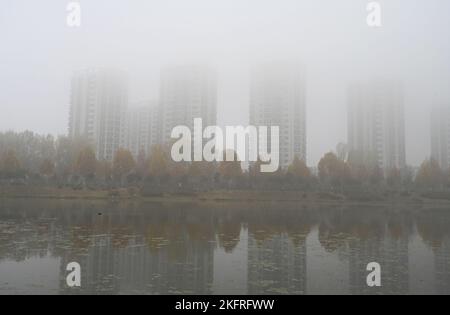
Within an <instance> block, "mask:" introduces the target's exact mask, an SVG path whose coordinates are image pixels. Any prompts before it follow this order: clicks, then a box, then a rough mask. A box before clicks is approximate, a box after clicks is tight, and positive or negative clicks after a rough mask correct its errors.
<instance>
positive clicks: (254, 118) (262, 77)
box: [250, 63, 306, 168]
mask: <svg viewBox="0 0 450 315" xmlns="http://www.w3.org/2000/svg"><path fill="white" fill-rule="evenodd" d="M250 125H253V126H268V127H270V126H279V128H280V129H279V130H280V139H279V150H280V151H279V154H280V166H281V167H282V168H286V167H288V166H289V165H290V164H291V163H292V161H293V160H294V157H295V156H298V157H299V158H300V159H302V160H304V161H305V162H306V88H305V75H304V71H303V68H302V67H301V66H300V65H297V64H290V63H273V64H266V65H263V66H260V67H257V68H254V69H253V71H252V74H251V92H250ZM269 132H270V131H269ZM268 139H270V137H268ZM268 145H269V147H268V148H269V151H270V149H271V143H270V141H269V143H268Z"/></svg>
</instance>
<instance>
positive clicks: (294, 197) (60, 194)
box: [0, 186, 450, 206]
mask: <svg viewBox="0 0 450 315" xmlns="http://www.w3.org/2000/svg"><path fill="white" fill-rule="evenodd" d="M0 198H8V199H61V200H65V199H69V200H70V199H79V200H119V201H120V200H142V201H158V202H178V201H179V202H189V201H205V202H206V201H207V202H262V203H268V202H270V203H277V202H279V203H284V202H296V203H301V204H370V205H378V204H380V205H385V204H402V205H414V206H420V205H426V204H433V205H438V204H439V205H450V194H449V193H429V192H428V193H423V192H422V193H421V192H378V193H375V192H352V193H348V192H347V193H345V194H338V193H331V192H302V191H246V190H244V191H212V192H201V193H179V194H160V195H153V196H142V195H140V194H139V190H138V189H133V188H128V189H127V188H124V189H115V190H74V189H71V188H55V187H37V186H0Z"/></svg>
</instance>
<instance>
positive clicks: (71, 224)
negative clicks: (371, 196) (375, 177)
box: [0, 199, 450, 295]
mask: <svg viewBox="0 0 450 315" xmlns="http://www.w3.org/2000/svg"><path fill="white" fill-rule="evenodd" d="M71 262H77V263H79V265H80V266H81V287H78V288H69V287H68V286H67V282H66V277H67V275H68V273H69V272H68V271H66V267H67V265H68V264H69V263H71ZM371 262H377V263H379V265H380V266H381V287H369V286H368V285H367V282H366V278H367V275H368V274H369V271H367V270H366V268H367V265H368V264H369V263H371ZM0 294H196V295H197V294H450V209H448V208H445V207H439V206H437V205H436V206H435V207H433V206H420V207H419V206H417V207H406V206H377V207H375V206H374V207H370V206H341V205H327V206H325V205H299V204H295V203H290V202H285V203H283V202H281V203H280V202H278V203H270V204H267V203H195V202H192V203H182V202H178V203H150V202H149V203H145V202H125V203H124V202H121V203H113V202H105V201H73V200H68V201H61V200H31V199H30V200H0Z"/></svg>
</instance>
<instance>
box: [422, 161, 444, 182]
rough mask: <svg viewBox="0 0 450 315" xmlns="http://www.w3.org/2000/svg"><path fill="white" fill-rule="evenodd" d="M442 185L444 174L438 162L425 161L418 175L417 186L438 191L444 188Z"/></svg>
mask: <svg viewBox="0 0 450 315" xmlns="http://www.w3.org/2000/svg"><path fill="white" fill-rule="evenodd" d="M442 184H443V172H442V170H441V168H440V166H439V164H438V163H437V162H436V160H434V159H430V160H426V161H424V162H423V163H422V165H421V166H420V169H419V172H418V173H417V176H416V185H418V186H420V187H422V188H427V189H436V188H440V187H442Z"/></svg>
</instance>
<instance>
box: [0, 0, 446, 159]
mask: <svg viewBox="0 0 450 315" xmlns="http://www.w3.org/2000/svg"><path fill="white" fill-rule="evenodd" d="M368 2H369V1H360V0H350V1H345V2H342V1H332V0H320V1H296V0H295V1H294V0H284V1H281V2H280V1H274V0H262V1H261V0H258V1H256V0H239V1H238V0H230V1H206V0H191V1H181V0H168V1H133V2H126V3H125V2H123V1H116V0H108V1H101V0H96V1H83V0H82V1H80V4H81V8H82V24H81V27H80V28H69V27H67V25H66V16H67V12H66V5H67V3H66V2H65V1H62V2H61V1H60V2H55V1H39V2H30V1H22V0H4V1H2V4H1V8H2V9H1V12H0V38H1V45H0V84H1V86H2V88H1V91H0V109H1V111H2V113H3V114H2V115H0V130H1V131H5V130H15V131H23V130H32V131H35V132H38V133H51V134H55V135H56V134H66V133H67V128H68V112H69V97H70V78H71V75H72V73H73V71H76V70H79V69H84V68H88V67H101V66H107V67H116V68H121V69H124V70H126V71H127V73H128V76H129V80H130V88H131V91H130V102H133V101H135V100H142V99H157V98H158V97H159V95H158V93H159V78H160V70H161V68H162V67H165V66H167V65H177V64H199V63H200V64H209V65H211V66H212V67H214V68H216V69H217V70H218V73H219V85H218V87H219V105H218V117H217V119H218V124H219V125H221V126H225V125H237V124H243V125H246V124H248V105H249V74H250V70H251V68H252V67H253V66H254V65H258V64H260V63H265V62H271V61H279V60H281V61H293V62H301V63H302V64H303V65H304V66H305V69H306V83H307V138H308V164H309V165H316V164H317V162H318V160H319V158H320V157H321V156H322V155H323V153H324V152H326V151H329V150H333V149H335V147H336V145H337V143H338V142H342V141H343V142H346V141H347V113H346V110H347V95H346V91H347V87H348V85H349V84H350V83H352V82H355V81H361V80H367V79H371V78H381V79H387V80H399V81H401V82H402V83H403V86H404V93H405V95H404V96H405V115H406V145H407V151H406V158H407V163H408V164H410V165H418V164H420V162H421V161H423V160H424V159H425V158H426V157H429V155H430V131H429V129H430V128H429V127H430V123H429V121H430V119H429V117H430V111H431V108H432V106H434V105H436V104H438V105H448V106H450V96H449V89H448V87H449V86H450V57H449V56H450V42H449V38H450V36H449V31H448V30H449V29H450V21H449V20H448V16H447V15H448V12H449V11H450V3H448V2H447V1H440V0H431V1H419V0H413V1H408V2H405V1H400V0H394V1H386V0H384V1H379V2H380V4H381V7H382V27H381V28H369V27H368V26H367V24H366V17H367V14H368V13H367V12H366V5H367V3H368Z"/></svg>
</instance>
